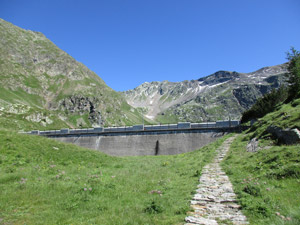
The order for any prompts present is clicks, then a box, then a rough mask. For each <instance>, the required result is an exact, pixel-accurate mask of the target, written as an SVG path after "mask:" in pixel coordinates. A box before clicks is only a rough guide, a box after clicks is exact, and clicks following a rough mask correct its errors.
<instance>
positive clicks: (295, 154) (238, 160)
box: [223, 98, 300, 224]
mask: <svg viewBox="0 0 300 225" xmlns="http://www.w3.org/2000/svg"><path fill="white" fill-rule="evenodd" d="M271 125H272V126H277V127H281V128H297V129H300V99H299V98H296V99H294V100H292V101H291V102H289V103H287V104H283V103H281V104H280V105H278V106H277V108H276V110H274V111H273V112H271V113H268V114H267V115H265V116H264V117H262V118H260V119H259V120H258V121H257V122H256V123H255V124H254V125H253V127H251V128H250V129H249V130H248V131H247V132H246V133H245V134H244V135H241V136H240V137H239V138H237V139H236V140H235V141H234V143H233V145H232V146H231V150H230V153H229V154H228V156H227V158H226V160H225V162H224V163H223V167H224V168H225V170H226V173H227V174H228V175H229V177H230V179H231V181H232V183H233V185H234V189H235V191H236V193H237V194H238V197H239V203H240V204H241V206H242V208H243V210H244V213H245V214H246V215H247V217H248V219H249V220H250V222H251V224H300V209H299V205H300V196H299V182H300V146H299V144H298V145H297V144H296V145H289V146H288V145H282V144H281V142H280V140H278V139H276V138H274V137H273V136H272V135H271V134H270V133H268V127H269V126H271ZM252 138H258V140H259V145H258V147H259V149H258V151H257V152H247V151H246V146H247V144H248V143H249V141H250V140H251V139H252Z"/></svg>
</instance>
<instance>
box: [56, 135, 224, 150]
mask: <svg viewBox="0 0 300 225" xmlns="http://www.w3.org/2000/svg"><path fill="white" fill-rule="evenodd" d="M223 135H224V132H221V131H219V132H216V131H208V130H206V131H201V132H199V131H198V132H196V131H194V132H187V131H186V132H168V133H156V132H153V133H144V134H136V133H135V134H118V135H97V134H89V135H80V136H75V135H74V136H72V135H70V136H52V137H51V138H54V139H55V140H58V141H62V142H67V143H73V144H76V145H79V146H82V147H86V148H90V149H95V150H98V151H101V152H104V153H106V154H108V155H114V156H137V155H174V154H180V153H184V152H190V151H194V150H196V149H199V148H201V147H203V146H204V145H207V144H209V143H211V142H213V141H215V140H216V139H217V138H219V137H221V136H223Z"/></svg>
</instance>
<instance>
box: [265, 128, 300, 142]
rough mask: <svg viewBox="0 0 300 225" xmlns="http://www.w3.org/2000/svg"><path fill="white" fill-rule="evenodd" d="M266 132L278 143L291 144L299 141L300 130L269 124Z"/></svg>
mask: <svg viewBox="0 0 300 225" xmlns="http://www.w3.org/2000/svg"><path fill="white" fill-rule="evenodd" d="M267 132H269V133H271V134H272V135H273V136H274V137H275V138H276V139H278V141H279V142H280V143H283V144H286V145H293V144H299V143H300V131H299V130H298V129H297V128H295V129H290V128H287V129H281V128H280V127H277V126H269V127H268V128H267Z"/></svg>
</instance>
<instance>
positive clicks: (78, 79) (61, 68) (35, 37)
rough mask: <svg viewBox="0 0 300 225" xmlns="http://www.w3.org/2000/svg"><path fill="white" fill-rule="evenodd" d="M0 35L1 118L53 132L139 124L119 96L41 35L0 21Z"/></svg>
mask: <svg viewBox="0 0 300 225" xmlns="http://www.w3.org/2000/svg"><path fill="white" fill-rule="evenodd" d="M0 34H1V35H0V109H1V110H0V111H1V115H2V117H4V116H5V115H6V116H12V118H14V119H15V120H20V119H24V120H30V121H31V122H36V123H39V125H44V126H48V125H50V124H52V123H56V124H57V126H58V127H59V126H70V127H80V126H91V125H93V126H96V125H99V124H101V125H113V124H118V125H121V124H123V125H124V124H133V123H137V122H138V121H142V117H141V116H140V114H139V113H138V111H137V110H135V109H133V108H132V107H131V106H129V105H128V104H127V103H126V101H125V99H124V98H123V96H121V95H120V94H119V93H117V92H115V91H114V90H112V89H111V88H109V87H108V86H107V85H106V84H105V83H104V81H103V80H102V79H101V78H100V77H99V76H98V75H97V74H95V73H94V72H92V71H91V70H89V69H88V68H87V67H86V66H84V65H83V64H81V63H79V62H77V61H76V60H75V59H74V58H72V57H71V56H70V55H68V54H67V53H66V52H64V51H62V50H61V49H59V48H58V47H57V46H56V45H55V44H54V43H52V42H51V41H50V40H49V39H47V38H46V37H45V36H44V35H43V34H42V33H39V32H34V31H29V30H24V29H21V28H19V27H16V26H14V25H13V24H11V23H9V22H6V21H4V20H2V19H0ZM24 108H26V110H25V111H24V110H23V111H22V109H24ZM9 112H10V113H9ZM16 115H18V116H16ZM17 117H18V118H17ZM11 121H13V120H12V119H11ZM41 121H43V122H44V123H41ZM50 121H52V123H51V122H50ZM16 123H17V122H16Z"/></svg>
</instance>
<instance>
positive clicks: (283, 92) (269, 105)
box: [241, 86, 288, 123]
mask: <svg viewBox="0 0 300 225" xmlns="http://www.w3.org/2000/svg"><path fill="white" fill-rule="evenodd" d="M287 97H288V89H287V88H286V87H284V86H281V87H280V88H279V89H277V90H276V89H273V90H272V91H271V92H270V93H268V94H266V95H264V96H263V97H262V98H259V99H258V100H257V102H256V103H255V104H254V105H253V106H252V107H251V108H250V109H249V110H247V111H245V112H244V113H243V115H242V119H241V122H242V123H246V122H248V121H250V120H252V119H257V118H261V117H263V116H265V115H266V114H268V113H270V112H273V111H274V110H275V109H276V106H277V105H278V104H279V103H282V102H284V101H285V100H286V99H287Z"/></svg>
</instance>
